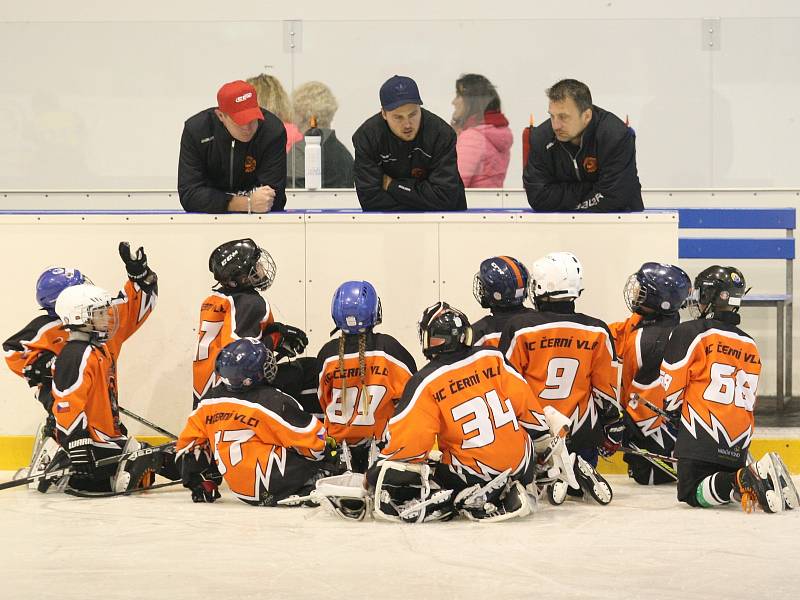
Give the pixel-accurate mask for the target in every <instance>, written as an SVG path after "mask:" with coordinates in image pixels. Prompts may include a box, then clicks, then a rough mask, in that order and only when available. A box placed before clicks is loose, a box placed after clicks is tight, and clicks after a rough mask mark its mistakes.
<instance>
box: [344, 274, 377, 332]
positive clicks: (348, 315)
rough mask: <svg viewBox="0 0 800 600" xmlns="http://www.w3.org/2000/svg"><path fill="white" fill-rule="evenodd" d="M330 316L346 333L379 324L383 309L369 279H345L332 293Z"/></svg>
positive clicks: (361, 330)
mask: <svg viewBox="0 0 800 600" xmlns="http://www.w3.org/2000/svg"><path fill="white" fill-rule="evenodd" d="M331 317H333V322H334V323H335V324H336V328H337V329H341V330H342V331H343V332H344V333H348V334H351V333H364V332H366V331H367V330H368V329H371V328H372V327H375V326H376V325H379V324H380V323H381V320H382V318H383V311H382V310H381V299H380V298H379V297H378V292H376V291H375V287H374V286H373V285H372V284H371V283H370V282H369V281H345V282H344V283H343V284H342V285H340V286H339V287H338V288H336V291H335V292H334V294H333V301H332V302H331ZM334 331H336V330H335V329H334Z"/></svg>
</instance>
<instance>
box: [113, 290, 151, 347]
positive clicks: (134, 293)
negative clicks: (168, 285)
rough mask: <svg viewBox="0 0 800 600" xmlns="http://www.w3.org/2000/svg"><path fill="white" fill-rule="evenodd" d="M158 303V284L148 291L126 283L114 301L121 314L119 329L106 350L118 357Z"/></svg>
mask: <svg viewBox="0 0 800 600" xmlns="http://www.w3.org/2000/svg"><path fill="white" fill-rule="evenodd" d="M157 301H158V284H155V285H154V286H153V287H152V288H150V289H149V290H148V291H145V289H143V288H141V287H139V284H138V283H134V282H132V281H126V282H125V286H124V287H123V288H122V291H121V292H120V293H119V294H118V295H117V297H116V298H115V299H114V302H113V304H114V306H116V307H117V311H118V313H119V328H118V329H117V332H116V333H115V334H114V337H112V338H111V339H110V340H108V342H106V343H105V346H106V348H107V349H108V350H109V352H111V353H112V354H113V355H114V357H115V358H116V357H118V356H119V353H120V350H121V349H122V344H124V343H125V340H127V339H128V338H129V337H131V336H132V335H133V334H134V333H135V332H136V331H137V330H138V329H139V327H141V326H142V325H144V322H145V321H146V320H147V319H148V318H149V317H150V315H151V314H152V312H153V309H154V308H155V306H156V302H157Z"/></svg>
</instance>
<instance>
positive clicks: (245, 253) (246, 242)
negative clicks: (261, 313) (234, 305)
mask: <svg viewBox="0 0 800 600" xmlns="http://www.w3.org/2000/svg"><path fill="white" fill-rule="evenodd" d="M208 270H209V271H211V272H212V273H213V274H214V279H216V280H217V282H219V284H220V285H222V286H223V287H226V288H231V289H236V290H238V289H248V288H255V289H257V290H266V289H267V288H268V287H269V286H271V285H272V282H273V281H275V274H276V272H277V267H276V266H275V261H274V260H272V256H270V254H269V252H267V251H266V250H264V249H263V248H261V247H259V246H258V244H256V243H255V242H254V241H253V240H252V239H250V238H244V239H241V240H232V241H230V242H225V243H224V244H222V245H220V246H218V247H217V248H215V249H214V251H213V252H212V253H211V256H210V257H209V259H208Z"/></svg>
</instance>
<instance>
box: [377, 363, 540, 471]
mask: <svg viewBox="0 0 800 600" xmlns="http://www.w3.org/2000/svg"><path fill="white" fill-rule="evenodd" d="M541 413H542V410H541V406H540V405H539V404H538V403H537V402H536V400H535V398H534V397H533V395H532V394H531V392H530V388H529V387H528V386H527V384H526V382H525V380H524V379H523V378H522V376H520V375H519V373H517V372H516V371H514V369H513V368H511V366H510V365H509V364H508V363H507V362H506V361H505V360H504V359H503V356H502V354H500V352H499V351H497V350H495V349H492V348H486V347H472V348H464V349H463V350H460V351H456V352H452V353H448V354H442V355H441V356H440V357H438V358H437V359H435V360H433V361H432V362H430V363H429V364H428V365H426V366H425V367H424V368H422V369H421V370H420V371H419V372H418V373H417V374H416V375H414V377H412V378H411V380H410V381H409V383H408V385H407V386H406V389H405V391H404V393H403V398H402V400H401V401H400V403H399V404H398V406H397V409H396V412H395V415H394V417H392V418H391V419H390V420H389V443H388V445H387V447H386V448H385V449H384V450H383V452H382V456H383V457H384V458H391V459H392V460H415V459H422V458H424V457H425V456H426V455H427V453H428V451H429V450H430V449H431V445H432V443H433V441H434V440H435V439H436V438H438V443H439V450H441V451H442V454H443V455H442V462H443V463H444V464H449V465H453V466H464V467H466V468H468V469H470V470H472V471H474V472H475V473H477V474H481V473H485V472H486V470H485V469H484V465H485V466H486V467H489V469H491V470H494V471H496V472H501V471H504V470H505V469H508V468H510V469H511V470H512V473H514V472H517V471H518V470H520V469H521V468H524V465H525V464H527V461H528V460H529V458H530V454H529V453H530V450H531V449H530V436H529V435H528V432H527V431H526V429H528V430H531V433H532V434H534V435H538V434H539V433H544V432H545V431H546V430H547V427H546V425H545V421H544V416H543V415H542V414H541Z"/></svg>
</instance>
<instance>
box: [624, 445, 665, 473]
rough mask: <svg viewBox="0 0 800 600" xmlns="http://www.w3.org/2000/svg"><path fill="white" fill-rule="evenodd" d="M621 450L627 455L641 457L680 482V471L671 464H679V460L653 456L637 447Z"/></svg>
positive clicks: (657, 455) (658, 455)
mask: <svg viewBox="0 0 800 600" xmlns="http://www.w3.org/2000/svg"><path fill="white" fill-rule="evenodd" d="M621 450H622V451H623V452H624V453H626V454H632V455H634V456H641V457H642V458H643V459H645V460H646V461H647V462H649V463H650V464H652V465H653V466H654V467H657V468H658V469H660V470H661V471H663V472H664V473H666V474H667V475H669V476H670V477H671V478H672V479H674V480H675V481H678V471H677V469H676V468H675V467H673V466H672V465H671V464H670V463H671V462H676V463H677V462H678V461H677V459H673V458H671V457H668V456H661V455H660V454H653V453H652V452H648V451H647V450H641V449H640V448H637V447H636V446H633V447H632V448H628V447H625V446H623V447H622V448H621Z"/></svg>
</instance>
